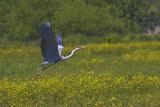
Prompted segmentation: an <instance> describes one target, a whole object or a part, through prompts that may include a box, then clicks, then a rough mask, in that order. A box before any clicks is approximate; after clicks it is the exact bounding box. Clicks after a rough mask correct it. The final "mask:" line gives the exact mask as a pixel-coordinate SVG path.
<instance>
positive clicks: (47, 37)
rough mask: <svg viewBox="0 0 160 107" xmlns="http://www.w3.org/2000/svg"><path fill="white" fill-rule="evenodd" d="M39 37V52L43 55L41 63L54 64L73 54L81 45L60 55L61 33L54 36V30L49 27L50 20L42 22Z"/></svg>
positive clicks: (61, 48) (61, 47)
mask: <svg viewBox="0 0 160 107" xmlns="http://www.w3.org/2000/svg"><path fill="white" fill-rule="evenodd" d="M40 38H41V52H42V56H43V63H42V64H41V65H46V64H54V63H57V62H59V61H63V60H67V59H69V58H70V57H72V56H73V55H74V53H75V52H76V51H77V50H79V49H81V48H82V47H78V48H75V49H73V50H72V51H71V53H70V54H69V55H68V56H63V55H62V50H63V48H64V47H63V45H62V37H61V35H57V36H56V37H55V36H54V32H53V31H52V29H51V25H50V22H46V23H44V24H43V25H42V26H41V28H40Z"/></svg>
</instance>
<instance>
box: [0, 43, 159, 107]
mask: <svg viewBox="0 0 160 107" xmlns="http://www.w3.org/2000/svg"><path fill="white" fill-rule="evenodd" d="M85 46H86V48H84V49H82V50H80V51H79V52H77V53H76V55H75V56H73V57H72V58H71V59H69V60H66V61H64V62H59V63H57V64H55V65H48V66H45V67H40V66H39V65H40V63H41V62H42V56H41V51H40V49H39V46H38V45H35V44H33V45H14V46H6V47H5V46H2V47H1V48H0V106H2V107H9V106H13V107H54V106H55V107H65V106H66V107H102V106H109V107H125V106H126V107H142V106H144V107H146V106H149V107H158V106H160V101H159V99H160V72H159V71H160V66H159V65H160V42H129V43H87V44H86V45H85ZM73 48H75V45H65V49H64V51H63V54H64V55H67V54H69V53H70V51H71V50H72V49H73ZM39 72H41V74H40V76H38V77H35V75H36V74H38V73H39Z"/></svg>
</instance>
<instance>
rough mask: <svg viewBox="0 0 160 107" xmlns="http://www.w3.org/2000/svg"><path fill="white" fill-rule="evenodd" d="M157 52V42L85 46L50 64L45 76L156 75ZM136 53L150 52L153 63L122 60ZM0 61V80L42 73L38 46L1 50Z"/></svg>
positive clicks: (157, 67)
mask: <svg viewBox="0 0 160 107" xmlns="http://www.w3.org/2000/svg"><path fill="white" fill-rule="evenodd" d="M72 48H74V46H68V47H67V46H66V48H65V50H64V51H63V53H64V55H67V54H68V53H70V51H71V49H72ZM159 49H160V43H158V42H153V43H152V42H147V43H119V44H88V45H86V48H85V49H82V50H80V51H79V52H77V53H76V55H75V56H73V57H72V58H71V59H69V60H66V61H63V62H59V63H57V64H55V65H51V66H50V67H49V68H47V69H46V71H47V72H46V73H49V75H54V74H68V73H69V74H70V73H79V72H81V71H94V72H97V73H114V74H117V75H132V74H136V73H145V74H155V73H156V74H159V71H160V66H159V64H160V61H157V60H156V59H157V58H158V57H159V55H154V52H157V51H158V52H159ZM139 50H141V51H142V52H143V51H144V52H143V54H144V56H143V54H142V57H144V59H146V58H147V57H148V56H145V53H149V52H152V53H153V55H152V56H153V57H155V58H153V61H150V60H149V59H148V60H147V59H146V60H141V59H137V61H132V59H131V60H130V59H129V60H124V59H123V58H122V57H123V56H124V55H126V54H129V55H130V56H133V55H132V53H134V52H137V51H138V52H139ZM141 51H140V52H141ZM138 52H137V53H136V54H138ZM140 55H141V54H140ZM152 56H151V58H152ZM133 57H134V56H133ZM156 57H157V58H156ZM140 58H141V57H140ZM0 59H1V61H0V77H1V78H3V77H7V78H8V77H9V78H16V77H18V78H31V77H32V76H34V75H35V74H36V73H37V72H38V71H39V70H41V67H40V66H39V65H40V63H41V62H42V56H41V52H40V49H39V47H38V45H31V46H19V47H10V48H9V47H7V48H1V49H0ZM154 60H155V62H154ZM47 75H48V74H47Z"/></svg>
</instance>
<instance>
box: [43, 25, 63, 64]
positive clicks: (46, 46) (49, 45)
mask: <svg viewBox="0 0 160 107" xmlns="http://www.w3.org/2000/svg"><path fill="white" fill-rule="evenodd" d="M40 37H41V52H42V56H43V58H44V62H47V63H55V62H57V61H59V60H60V59H61V58H60V56H59V53H58V45H57V42H56V38H55V36H54V33H53V32H52V29H51V27H50V25H49V24H48V23H45V24H43V25H42V26H41V28H40Z"/></svg>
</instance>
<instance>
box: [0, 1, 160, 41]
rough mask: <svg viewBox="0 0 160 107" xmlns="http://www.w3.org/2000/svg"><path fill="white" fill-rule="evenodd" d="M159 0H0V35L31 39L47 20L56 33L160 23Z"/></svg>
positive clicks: (128, 29)
mask: <svg viewBox="0 0 160 107" xmlns="http://www.w3.org/2000/svg"><path fill="white" fill-rule="evenodd" d="M159 7H160V0H145V1H144V0H141V1H140V0H121V1H120V0H32V1H29V0H12V1H11V0H1V1H0V32H1V33H0V38H1V39H3V40H25V41H30V40H34V39H37V38H38V30H39V26H40V25H41V24H42V23H43V22H44V21H46V20H50V21H51V23H52V27H53V30H54V31H55V33H56V34H57V33H59V32H61V33H63V34H67V36H68V35H69V34H81V35H87V36H94V35H96V36H106V35H107V36H108V35H109V34H112V33H114V34H120V35H122V34H127V33H139V32H142V31H145V30H147V29H149V28H154V27H155V26H157V25H159V23H160V12H159V11H160V8H159Z"/></svg>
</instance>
